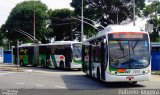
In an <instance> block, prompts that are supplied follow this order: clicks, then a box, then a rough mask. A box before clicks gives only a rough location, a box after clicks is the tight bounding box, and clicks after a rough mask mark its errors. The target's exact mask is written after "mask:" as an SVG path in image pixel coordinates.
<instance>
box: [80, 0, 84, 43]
mask: <svg viewBox="0 0 160 95" xmlns="http://www.w3.org/2000/svg"><path fill="white" fill-rule="evenodd" d="M81 17H82V18H81V42H83V29H84V28H83V0H82V6H81Z"/></svg>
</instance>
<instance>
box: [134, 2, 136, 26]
mask: <svg viewBox="0 0 160 95" xmlns="http://www.w3.org/2000/svg"><path fill="white" fill-rule="evenodd" d="M135 25H136V24H135V0H133V26H135Z"/></svg>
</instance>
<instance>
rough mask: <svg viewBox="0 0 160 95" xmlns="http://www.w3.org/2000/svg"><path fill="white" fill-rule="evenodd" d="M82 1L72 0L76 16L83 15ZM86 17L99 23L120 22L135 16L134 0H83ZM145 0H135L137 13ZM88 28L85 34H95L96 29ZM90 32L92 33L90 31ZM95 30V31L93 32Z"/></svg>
mask: <svg viewBox="0 0 160 95" xmlns="http://www.w3.org/2000/svg"><path fill="white" fill-rule="evenodd" d="M81 1H82V0H72V3H71V6H72V7H73V8H74V9H75V10H74V12H75V14H76V16H81ZM83 1H84V3H83V4H84V17H86V18H89V19H92V20H94V21H96V22H97V23H99V24H101V25H103V26H105V27H106V26H107V25H109V24H120V23H121V22H122V21H124V20H126V19H127V18H133V3H132V1H133V0H83ZM144 1H145V0H135V4H136V14H137V15H139V14H140V10H141V9H143V8H144V6H145V4H144ZM89 30H90V29H88V30H86V32H85V34H94V33H95V31H89ZM89 32H90V33H89ZM93 32H94V33H93Z"/></svg>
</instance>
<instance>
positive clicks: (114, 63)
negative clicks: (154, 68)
mask: <svg viewBox="0 0 160 95" xmlns="http://www.w3.org/2000/svg"><path fill="white" fill-rule="evenodd" d="M149 39H150V38H149V35H148V33H147V32H144V31H141V30H140V28H139V27H135V26H122V25H111V26H108V27H106V28H105V29H104V30H103V31H100V32H99V33H98V34H97V35H96V36H95V37H92V38H90V39H88V40H86V41H84V42H83V43H82V69H83V72H85V73H86V74H87V75H90V76H92V77H95V78H97V79H100V80H102V81H105V82H131V83H137V81H148V80H149V79H150V76H151V64H150V40H149Z"/></svg>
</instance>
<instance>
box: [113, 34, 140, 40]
mask: <svg viewBox="0 0 160 95" xmlns="http://www.w3.org/2000/svg"><path fill="white" fill-rule="evenodd" d="M113 38H115V39H119V38H124V39H128V38H131V39H132V38H133V39H135V38H138V39H141V38H143V34H113Z"/></svg>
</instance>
